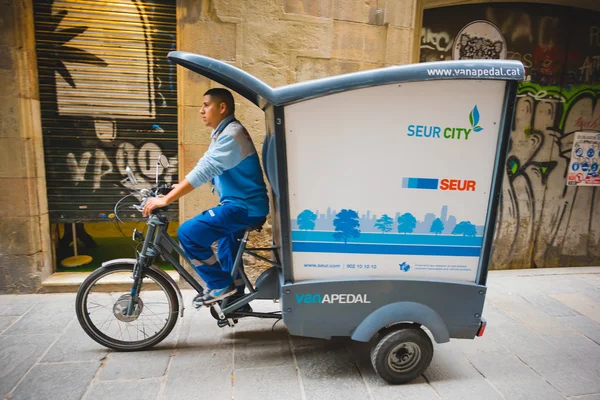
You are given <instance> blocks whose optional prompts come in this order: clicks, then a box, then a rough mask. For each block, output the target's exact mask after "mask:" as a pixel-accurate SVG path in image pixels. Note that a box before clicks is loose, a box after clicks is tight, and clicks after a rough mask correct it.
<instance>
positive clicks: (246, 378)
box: [233, 365, 302, 400]
mask: <svg viewBox="0 0 600 400" xmlns="http://www.w3.org/2000/svg"><path fill="white" fill-rule="evenodd" d="M233 387H234V389H233V398H234V399H235V400H255V399H260V400H280V399H286V400H295V399H298V400H300V399H301V398H302V397H301V394H300V393H301V392H300V382H299V381H298V375H297V374H296V368H295V367H294V366H293V365H287V366H276V367H265V368H250V369H241V370H236V371H235V376H234V384H233Z"/></svg>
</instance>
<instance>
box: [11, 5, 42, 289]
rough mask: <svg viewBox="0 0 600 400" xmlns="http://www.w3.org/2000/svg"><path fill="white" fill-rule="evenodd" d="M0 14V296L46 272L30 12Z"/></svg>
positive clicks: (31, 285) (20, 8) (14, 9)
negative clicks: (0, 92)
mask: <svg viewBox="0 0 600 400" xmlns="http://www.w3.org/2000/svg"><path fill="white" fill-rule="evenodd" d="M0 9H2V13H1V15H0V87H2V101H1V102H0V187H1V188H2V190H1V191H0V203H1V204H2V207H0V293H5V292H11V293H18V292H32V291H34V290H36V289H37V288H39V287H40V285H41V281H42V280H43V279H44V278H46V277H47V276H49V275H50V274H51V271H52V257H51V246H50V228H49V223H48V207H47V204H46V184H45V176H44V156H43V151H42V140H41V139H42V137H41V125H40V111H39V110H40V106H39V99H38V97H39V96H38V90H37V67H36V58H35V42H34V36H33V35H34V31H33V12H32V10H31V2H30V1H29V0H3V1H1V2H0Z"/></svg>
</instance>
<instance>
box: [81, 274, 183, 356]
mask: <svg viewBox="0 0 600 400" xmlns="http://www.w3.org/2000/svg"><path fill="white" fill-rule="evenodd" d="M132 275H133V265H130V264H119V265H111V266H108V267H101V268H99V269H97V270H96V271H94V272H93V273H92V274H90V276H88V277H87V279H86V280H85V281H84V282H83V283H82V284H81V286H80V288H79V290H78V292H77V298H76V300H75V308H76V312H77V319H78V320H79V323H80V324H81V327H82V328H83V330H84V331H85V332H86V333H87V334H88V335H89V336H90V337H91V338H92V339H94V340H95V341H96V342H98V343H100V344H101V345H103V346H106V347H109V348H111V349H115V350H122V351H133V350H141V349H145V348H149V347H152V346H154V345H156V344H158V343H159V342H161V341H162V340H163V339H164V338H166V337H167V336H168V335H169V333H171V330H172V329H173V327H174V326H175V323H176V322H177V317H178V316H179V315H178V311H179V302H178V299H177V294H176V293H175V289H174V288H173V287H172V286H171V284H170V283H169V282H168V281H167V280H166V279H165V278H164V277H163V276H162V275H160V273H158V272H156V271H153V270H151V269H146V270H145V271H144V279H143V281H142V286H141V288H140V293H139V294H138V299H137V300H136V301H135V302H133V307H132V308H131V312H129V311H128V309H129V305H130V302H131V294H130V292H129V290H128V291H125V292H120V293H119V292H108V290H109V289H110V288H111V285H114V284H115V281H117V279H118V281H119V282H122V281H123V280H124V279H128V280H129V283H130V284H129V286H128V287H129V288H131V287H132V286H133V276H132Z"/></svg>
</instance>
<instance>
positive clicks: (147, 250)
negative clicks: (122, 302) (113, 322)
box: [126, 224, 156, 316]
mask: <svg viewBox="0 0 600 400" xmlns="http://www.w3.org/2000/svg"><path fill="white" fill-rule="evenodd" d="M155 230H156V226H154V225H152V224H149V225H148V233H147V234H146V237H145V238H144V245H143V246H142V251H141V252H140V254H139V255H138V257H137V262H136V263H135V265H134V266H133V285H132V286H131V291H130V292H129V294H130V297H129V304H128V305H127V311H126V316H130V315H133V312H134V311H135V307H136V306H137V304H138V297H139V293H140V291H141V290H142V282H143V280H144V271H145V269H146V268H149V267H150V266H151V265H152V263H153V262H154V259H155V258H156V251H155V250H154V249H153V248H152V247H151V242H152V238H153V237H154V232H155Z"/></svg>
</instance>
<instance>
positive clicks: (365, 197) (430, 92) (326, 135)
mask: <svg viewBox="0 0 600 400" xmlns="http://www.w3.org/2000/svg"><path fill="white" fill-rule="evenodd" d="M504 90H505V82H503V81H489V80H488V81H485V80H479V81H477V80H472V81H471V80H469V81H464V80H463V81H434V82H413V83H406V84H402V85H395V84H394V85H387V86H381V87H371V88H365V89H359V90H353V91H349V92H343V93H339V94H335V95H330V96H325V97H320V98H316V99H311V100H308V101H304V102H302V103H298V104H294V105H291V106H288V107H286V111H285V113H286V114H285V121H286V146H287V163H288V184H289V192H290V215H291V221H290V222H291V227H292V261H293V276H294V280H295V281H302V280H309V279H343V278H353V277H356V278H364V277H405V278H426V279H427V278H430V279H443V280H452V281H470V282H473V281H474V280H475V279H476V275H477V269H478V265H479V258H480V255H481V251H482V245H483V233H484V227H485V224H486V221H487V210H488V205H489V200H490V188H491V184H492V176H493V171H494V166H493V164H494V160H495V156H496V148H497V141H498V133H499V127H500V117H501V110H502V101H503V98H504ZM365 104H377V107H374V108H373V107H372V108H370V109H369V111H368V113H367V114H365V109H364V105H365ZM315 160H318V162H315Z"/></svg>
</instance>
